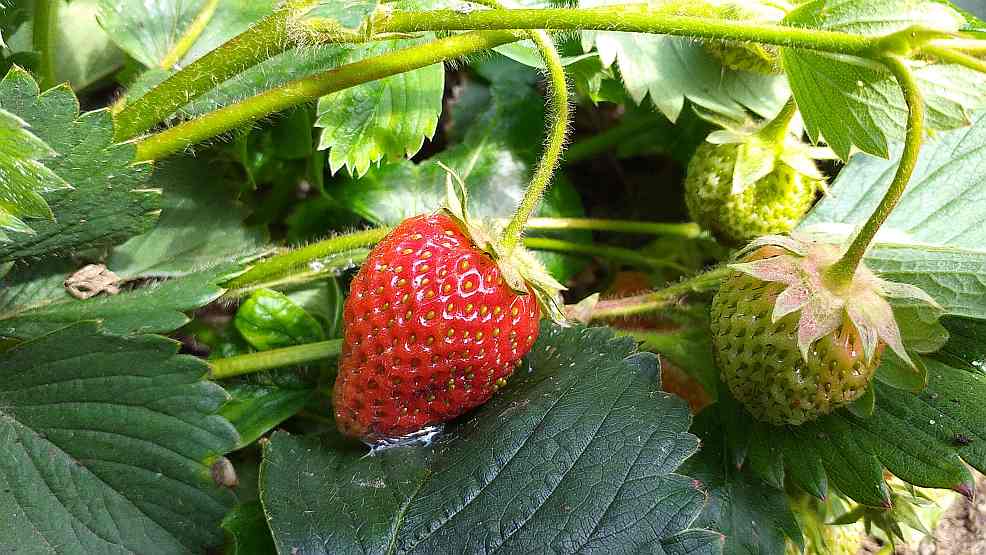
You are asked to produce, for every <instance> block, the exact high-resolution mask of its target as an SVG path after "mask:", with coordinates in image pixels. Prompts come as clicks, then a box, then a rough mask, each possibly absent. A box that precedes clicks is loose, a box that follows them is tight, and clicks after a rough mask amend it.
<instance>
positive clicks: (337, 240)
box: [225, 227, 390, 289]
mask: <svg viewBox="0 0 986 555" xmlns="http://www.w3.org/2000/svg"><path fill="white" fill-rule="evenodd" d="M389 231H390V228H387V227H376V228H372V229H367V230H365V231H359V232H356V233H350V234H347V235H340V236H338V237H332V238H329V239H325V240H323V241H319V242H317V243H312V244H310V245H307V246H304V247H301V248H298V249H294V250H289V251H287V252H284V253H282V254H278V255H275V256H272V257H270V258H268V259H266V260H263V261H261V262H258V263H257V264H255V265H254V266H253V267H252V268H250V269H249V270H247V271H246V272H244V273H243V274H240V275H239V276H237V277H235V278H233V279H231V280H230V281H228V282H227V283H226V284H225V287H226V288H228V289H247V288H250V287H251V286H255V285H257V284H259V283H264V282H269V281H273V280H277V279H284V278H285V277H286V276H288V275H290V274H292V273H298V271H299V269H301V270H302V271H310V270H311V265H312V264H315V263H318V262H319V261H320V260H323V259H325V258H328V257H331V256H333V255H338V254H341V253H345V252H348V251H353V250H354V249H359V248H361V247H369V246H372V245H375V244H376V243H377V242H378V241H380V239H383V237H384V236H385V235H387V233H388V232H389Z"/></svg>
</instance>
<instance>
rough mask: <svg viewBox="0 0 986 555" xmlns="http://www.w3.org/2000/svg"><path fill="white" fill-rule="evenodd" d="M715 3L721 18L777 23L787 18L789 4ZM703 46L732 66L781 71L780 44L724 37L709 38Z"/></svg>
mask: <svg viewBox="0 0 986 555" xmlns="http://www.w3.org/2000/svg"><path fill="white" fill-rule="evenodd" d="M712 4H713V5H714V6H715V11H716V15H717V16H718V17H720V18H723V19H728V20H731V21H749V22H754V23H776V22H778V21H780V20H781V19H783V18H784V15H785V13H786V9H785V8H786V6H782V5H781V3H779V2H760V1H757V0H743V1H742V2H740V1H735V0H734V1H716V0H713V1H712ZM703 45H704V46H705V50H706V51H707V52H708V53H709V54H711V55H712V57H713V58H716V59H717V60H719V63H721V64H722V65H723V66H724V67H727V68H729V69H733V70H737V71H749V72H753V73H760V74H763V75H773V74H777V73H780V72H781V67H780V51H779V49H778V48H777V47H776V46H771V45H767V44H759V43H755V42H741V41H722V40H706V41H703Z"/></svg>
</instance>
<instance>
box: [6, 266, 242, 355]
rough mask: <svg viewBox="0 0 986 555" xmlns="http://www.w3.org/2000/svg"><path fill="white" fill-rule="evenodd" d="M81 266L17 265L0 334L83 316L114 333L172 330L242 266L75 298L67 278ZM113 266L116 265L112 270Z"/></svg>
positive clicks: (29, 334) (38, 329) (24, 333)
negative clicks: (112, 293) (99, 323)
mask: <svg viewBox="0 0 986 555" xmlns="http://www.w3.org/2000/svg"><path fill="white" fill-rule="evenodd" d="M77 269H78V267H76V266H74V265H73V264H72V263H71V262H69V261H59V262H52V263H48V264H45V265H41V266H32V267H30V268H26V267H17V268H15V269H14V270H12V271H11V272H10V273H8V274H7V275H6V276H3V278H2V279H0V336H2V337H9V338H16V339H31V338H35V337H39V336H41V335H44V334H47V333H50V332H53V331H55V330H57V329H59V328H63V327H65V326H68V325H71V324H74V323H77V322H80V321H82V320H99V321H101V322H102V324H103V326H104V328H105V329H106V330H107V331H108V332H110V333H116V334H140V333H168V332H171V331H173V330H175V329H177V328H179V327H181V326H183V325H185V323H186V322H188V317H187V316H186V315H185V313H186V312H189V311H192V310H195V309H197V308H199V307H202V306H205V305H206V304H208V303H210V302H212V301H214V300H216V299H217V298H219V296H220V295H222V293H223V291H224V289H222V288H221V287H220V285H219V284H221V283H223V282H225V281H226V280H228V279H230V278H231V277H232V276H234V275H235V274H236V273H237V271H238V268H237V267H236V266H234V265H230V264H227V265H222V266H216V267H213V268H207V269H204V270H200V271H198V272H195V273H192V274H188V275H186V276H184V277H181V278H177V279H171V280H166V281H162V282H160V283H156V284H149V285H144V286H143V287H138V288H134V289H129V290H126V291H123V292H121V293H119V294H117V295H106V294H103V295H100V296H98V297H93V298H90V299H86V300H84V301H83V300H79V299H76V298H75V297H72V296H71V295H69V294H68V293H67V292H66V291H65V287H64V285H63V282H64V281H65V278H66V277H67V276H69V275H70V274H72V273H73V272H74V271H75V270H77ZM110 269H111V270H112V268H110Z"/></svg>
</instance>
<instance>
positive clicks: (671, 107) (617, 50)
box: [579, 0, 790, 122]
mask: <svg viewBox="0 0 986 555" xmlns="http://www.w3.org/2000/svg"><path fill="white" fill-rule="evenodd" d="M625 3H626V2H622V1H620V0H583V1H582V2H579V6H580V7H582V8H592V7H596V6H605V5H610V4H625ZM582 45H583V48H584V50H585V51H589V49H590V48H592V47H593V46H595V48H596V50H597V51H598V53H599V58H600V60H601V61H602V63H603V67H610V66H612V65H613V64H614V63H615V64H616V65H617V66H618V67H619V69H620V75H621V76H622V79H623V84H624V86H625V87H626V90H627V92H628V93H629V94H630V97H631V98H633V100H634V101H635V102H636V103H637V104H640V103H641V102H643V100H644V97H646V96H650V99H651V102H653V103H654V105H655V106H656V107H657V109H658V110H660V111H661V113H663V114H664V115H665V116H667V118H668V119H669V120H671V121H672V122H673V121H676V120H677V119H678V116H679V115H680V114H681V111H682V109H683V108H684V106H685V99H688V100H689V101H691V102H693V103H694V104H696V105H698V106H701V107H702V108H705V109H707V110H712V111H714V112H717V113H720V114H725V115H729V116H732V117H735V118H737V119H740V120H742V119H745V118H746V117H747V110H750V111H752V112H754V113H756V114H759V115H760V116H763V117H770V116H773V115H774V114H776V113H777V111H778V110H780V108H781V105H782V104H783V103H784V102H785V101H786V100H787V98H788V97H789V96H790V91H789V90H788V87H787V83H786V82H785V79H784V78H783V77H782V76H779V75H758V74H754V73H748V72H743V71H735V70H732V69H728V68H724V67H723V66H722V65H720V64H719V62H718V61H716V59H715V58H713V57H712V55H710V54H709V53H708V52H706V51H705V48H704V47H703V46H702V44H701V42H699V41H694V40H691V39H687V38H680V37H671V36H666V35H654V34H647V33H623V32H613V31H583V33H582Z"/></svg>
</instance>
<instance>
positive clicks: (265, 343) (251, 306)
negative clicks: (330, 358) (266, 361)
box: [233, 289, 324, 351]
mask: <svg viewBox="0 0 986 555" xmlns="http://www.w3.org/2000/svg"><path fill="white" fill-rule="evenodd" d="M233 323H234V324H235V325H236V329H237V330H239V332H240V335H242V336H243V339H246V340H247V343H249V344H250V345H251V346H253V347H254V348H255V349H258V350H261V351H266V350H268V349H276V348H278V347H290V346H291V345H301V344H303V343H314V342H316V341H321V340H322V339H323V337H324V336H323V334H322V326H320V325H319V323H318V320H316V319H315V318H314V317H312V315H311V314H308V313H307V312H305V310H304V309H303V308H301V307H299V306H298V305H296V304H295V303H294V301H292V300H291V299H289V298H288V297H287V296H286V295H284V294H283V293H278V292H277V291H272V290H270V289H258V290H257V291H254V292H253V294H251V295H250V298H248V299H247V300H246V301H245V302H244V303H243V304H242V305H240V308H239V310H237V311H236V318H234V320H233Z"/></svg>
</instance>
